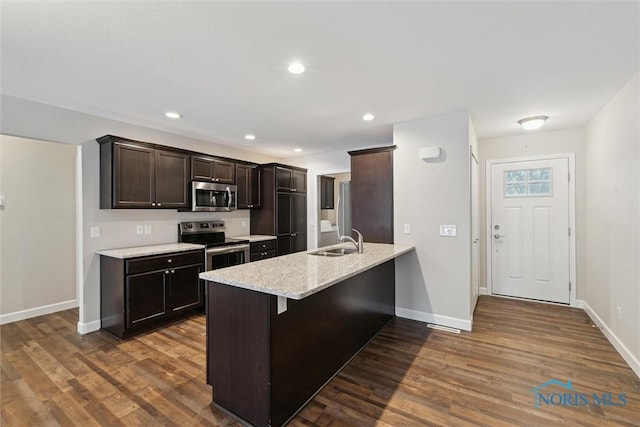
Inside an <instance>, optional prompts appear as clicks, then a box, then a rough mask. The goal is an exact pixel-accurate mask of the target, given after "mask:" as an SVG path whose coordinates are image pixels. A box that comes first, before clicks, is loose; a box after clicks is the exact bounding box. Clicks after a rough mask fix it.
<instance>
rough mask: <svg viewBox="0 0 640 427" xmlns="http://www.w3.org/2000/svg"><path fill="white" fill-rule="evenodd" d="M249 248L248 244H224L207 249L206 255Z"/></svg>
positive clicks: (228, 252) (222, 253)
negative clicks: (221, 246)
mask: <svg viewBox="0 0 640 427" xmlns="http://www.w3.org/2000/svg"><path fill="white" fill-rule="evenodd" d="M247 249H249V245H236V246H225V247H223V248H211V249H207V255H224V254H230V253H233V252H242V251H246V250H247Z"/></svg>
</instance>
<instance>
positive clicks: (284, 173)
mask: <svg viewBox="0 0 640 427" xmlns="http://www.w3.org/2000/svg"><path fill="white" fill-rule="evenodd" d="M276 182H277V186H278V188H277V190H278V191H294V192H296V191H297V192H303V193H305V192H306V191H307V173H306V171H304V172H303V171H302V170H299V169H294V168H291V167H285V166H276Z"/></svg>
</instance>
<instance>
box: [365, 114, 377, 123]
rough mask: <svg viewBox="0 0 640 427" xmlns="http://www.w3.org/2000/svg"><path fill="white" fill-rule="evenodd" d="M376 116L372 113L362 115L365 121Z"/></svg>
mask: <svg viewBox="0 0 640 427" xmlns="http://www.w3.org/2000/svg"><path fill="white" fill-rule="evenodd" d="M375 118H376V116H374V115H373V114H371V113H367V114H365V115H364V116H362V120H364V121H365V122H370V121H371V120H373V119H375Z"/></svg>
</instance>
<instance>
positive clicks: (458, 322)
mask: <svg viewBox="0 0 640 427" xmlns="http://www.w3.org/2000/svg"><path fill="white" fill-rule="evenodd" d="M396 316H398V317H402V318H404V319H411V320H417V321H419V322H426V323H434V324H436V325H441V326H448V327H450V328H456V329H462V330H463V331H470V330H471V325H472V324H473V318H471V319H458V318H456V317H449V316H442V315H439V314H433V313H427V312H424V311H416V310H409V309H407V308H400V307H396Z"/></svg>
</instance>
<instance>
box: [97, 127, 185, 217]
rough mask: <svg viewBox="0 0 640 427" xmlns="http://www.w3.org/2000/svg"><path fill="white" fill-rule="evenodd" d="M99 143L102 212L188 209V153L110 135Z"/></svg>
mask: <svg viewBox="0 0 640 427" xmlns="http://www.w3.org/2000/svg"><path fill="white" fill-rule="evenodd" d="M98 143H99V144H100V208H101V209H110V208H115V209H123V208H137V209H140V208H161V209H162V208H166V209H183V208H188V206H189V193H188V191H187V183H188V181H189V173H190V172H189V169H190V168H189V157H190V156H189V154H188V153H185V152H181V151H179V150H176V151H173V150H169V149H166V150H165V149H159V148H157V147H155V146H154V145H152V144H146V143H142V142H138V141H132V140H127V139H123V138H118V137H114V136H110V135H108V136H104V137H102V138H99V139H98ZM163 148H168V147H163Z"/></svg>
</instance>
